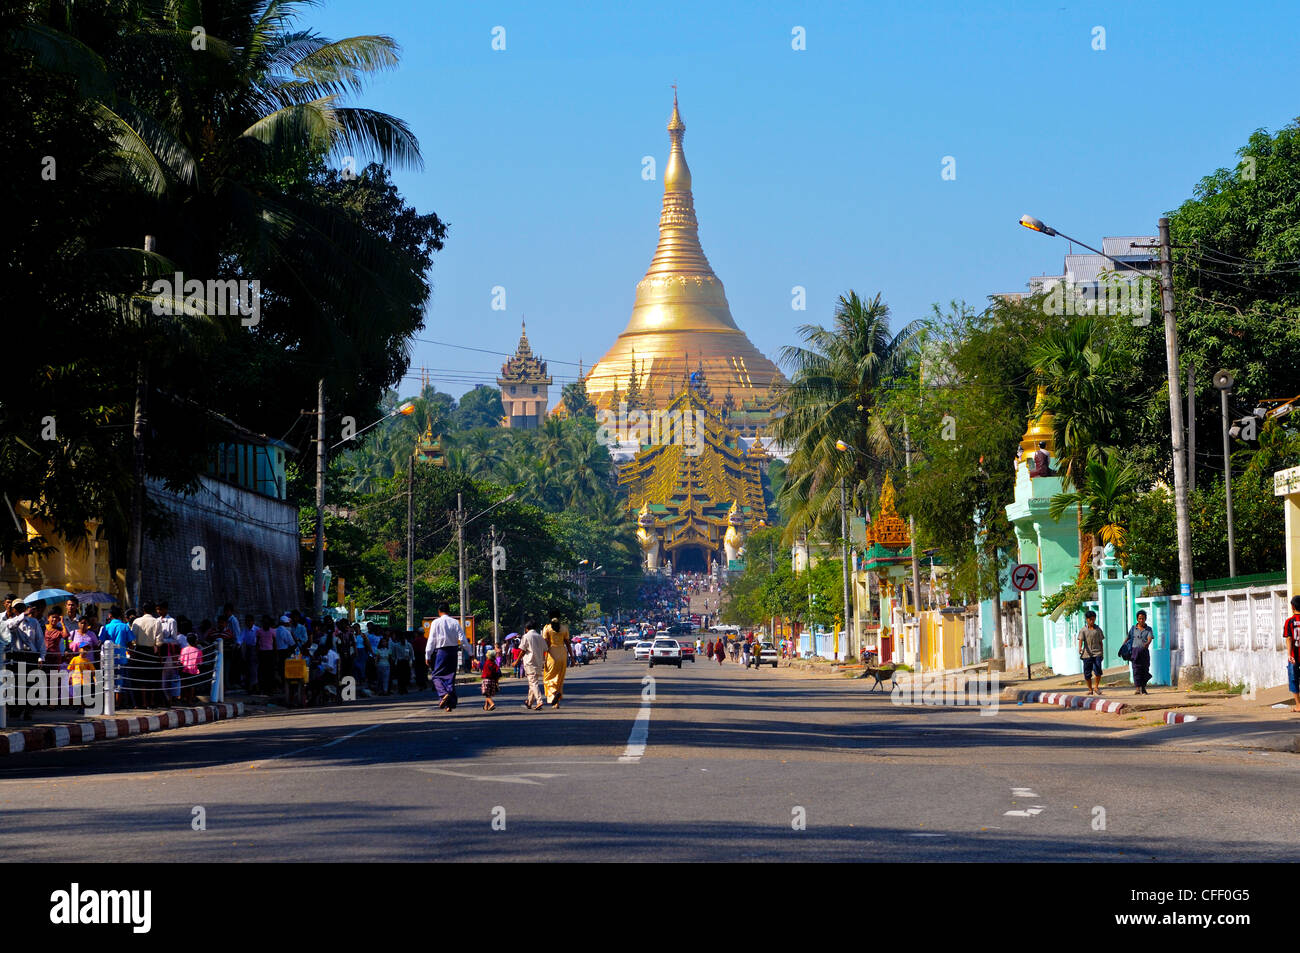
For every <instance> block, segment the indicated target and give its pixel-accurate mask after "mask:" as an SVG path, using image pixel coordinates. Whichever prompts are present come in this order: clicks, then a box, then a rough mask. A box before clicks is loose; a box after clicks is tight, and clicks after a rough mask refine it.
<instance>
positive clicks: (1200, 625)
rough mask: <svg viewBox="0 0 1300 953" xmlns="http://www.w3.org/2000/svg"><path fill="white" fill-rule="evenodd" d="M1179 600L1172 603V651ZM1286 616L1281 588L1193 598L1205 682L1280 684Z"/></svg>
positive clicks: (1181, 609)
mask: <svg viewBox="0 0 1300 953" xmlns="http://www.w3.org/2000/svg"><path fill="white" fill-rule="evenodd" d="M1184 601H1185V600H1183V599H1182V598H1180V597H1174V598H1173V599H1172V600H1171V603H1172V607H1171V608H1172V613H1171V614H1172V616H1173V624H1172V625H1171V629H1172V631H1173V633H1174V647H1175V648H1178V647H1179V645H1178V633H1179V631H1180V629H1181V623H1182V615H1181V614H1182V613H1183V612H1185V611H1186V610H1185V609H1184V607H1183V606H1184ZM1290 614H1291V613H1290V606H1289V604H1288V602H1287V588H1286V584H1285V583H1280V584H1278V585H1273V586H1257V587H1252V588H1246V589H1225V590H1223V591H1221V592H1205V593H1201V594H1200V595H1198V596H1196V637H1197V642H1198V643H1199V645H1200V647H1201V666H1202V668H1203V669H1204V670H1205V677H1206V679H1208V680H1210V681H1224V682H1227V683H1228V684H1230V685H1236V684H1239V683H1245V684H1246V685H1247V686H1249V687H1251V688H1254V689H1260V688H1271V687H1273V686H1274V685H1285V684H1286V651H1285V648H1284V647H1283V643H1282V623H1283V622H1285V621H1286V618H1287V616H1288V615H1290ZM1190 661H1192V660H1187V662H1190ZM1187 662H1184V664H1187Z"/></svg>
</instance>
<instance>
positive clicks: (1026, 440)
mask: <svg viewBox="0 0 1300 953" xmlns="http://www.w3.org/2000/svg"><path fill="white" fill-rule="evenodd" d="M1046 404H1047V388H1046V387H1045V386H1043V385H1042V384H1039V385H1038V392H1037V394H1036V395H1035V397H1034V410H1033V412H1032V413H1031V414H1030V415H1029V426H1028V428H1026V430H1025V435H1024V436H1023V437H1021V438H1020V456H1021V458H1022V459H1024V460H1030V459H1033V456H1034V452H1035V451H1036V450H1037V449H1038V444H1039V443H1040V442H1041V443H1044V444H1046V447H1045V449H1046V450H1047V452H1048V453H1051V454H1054V453H1056V418H1055V417H1054V416H1053V415H1052V414H1051V413H1049V412H1048V411H1047V410H1045V409H1044V407H1045V406H1046Z"/></svg>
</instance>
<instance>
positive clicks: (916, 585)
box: [903, 417, 925, 672]
mask: <svg viewBox="0 0 1300 953" xmlns="http://www.w3.org/2000/svg"><path fill="white" fill-rule="evenodd" d="M903 453H904V454H905V456H906V464H907V478H908V480H909V481H910V480H911V479H912V436H911V433H910V432H909V431H908V429H907V418H906V417H904V418H903ZM907 532H908V535H909V536H911V537H912V546H911V549H912V609H913V612H915V614H916V670H917V672H920V671H921V670H922V669H923V668H924V666H925V663H924V662H923V661H922V659H921V642H922V639H921V564H920V562H919V561H918V560H917V558H916V517H914V516H913V515H912V514H911V513H908V514H907Z"/></svg>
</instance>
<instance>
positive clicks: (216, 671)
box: [208, 639, 226, 705]
mask: <svg viewBox="0 0 1300 953" xmlns="http://www.w3.org/2000/svg"><path fill="white" fill-rule="evenodd" d="M208 694H209V695H210V696H211V698H212V703H213V704H214V705H219V704H221V703H222V702H223V701H225V700H226V640H225V639H217V663H216V664H215V665H213V666H212V688H211V689H209V691H208Z"/></svg>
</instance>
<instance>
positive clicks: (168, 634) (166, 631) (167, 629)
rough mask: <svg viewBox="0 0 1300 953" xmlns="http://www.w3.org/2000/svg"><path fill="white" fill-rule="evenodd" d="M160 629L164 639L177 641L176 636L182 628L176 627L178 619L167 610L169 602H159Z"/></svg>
mask: <svg viewBox="0 0 1300 953" xmlns="http://www.w3.org/2000/svg"><path fill="white" fill-rule="evenodd" d="M157 616H158V631H159V632H160V633H161V635H162V641H164V642H175V641H176V636H178V635H180V630H179V629H178V628H177V627H176V620H175V619H174V618H173V617H172V614H171V613H170V612H168V611H167V603H166V602H160V603H158V609H157Z"/></svg>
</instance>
